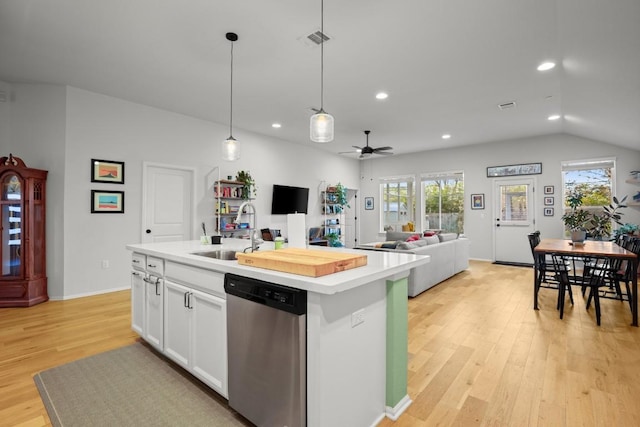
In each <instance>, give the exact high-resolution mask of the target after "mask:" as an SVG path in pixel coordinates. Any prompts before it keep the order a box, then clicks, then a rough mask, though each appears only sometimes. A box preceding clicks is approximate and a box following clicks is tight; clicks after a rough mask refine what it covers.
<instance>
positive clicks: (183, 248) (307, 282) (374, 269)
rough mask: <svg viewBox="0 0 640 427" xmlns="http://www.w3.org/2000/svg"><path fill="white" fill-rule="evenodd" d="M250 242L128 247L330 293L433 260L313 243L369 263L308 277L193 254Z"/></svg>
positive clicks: (267, 245)
mask: <svg viewBox="0 0 640 427" xmlns="http://www.w3.org/2000/svg"><path fill="white" fill-rule="evenodd" d="M248 246H249V241H248V240H246V239H230V238H226V239H223V240H222V244H220V245H203V244H201V243H200V241H198V240H189V241H180V242H162V243H140V244H130V245H127V249H129V250H130V251H133V252H139V253H143V254H146V255H151V256H156V257H159V258H164V259H166V260H169V261H175V262H178V263H181V264H186V265H191V266H194V267H199V268H204V269H207V270H213V271H218V272H222V273H233V274H238V275H241V276H246V277H252V278H255V279H260V280H265V281H268V282H273V283H278V284H281V285H285V286H290V287H293V288H297V289H304V290H306V291H310V292H316V293H321V294H327V295H330V294H335V293H338V292H342V291H346V290H348V289H353V288H356V287H358V286H362V285H365V284H367V283H371V282H372V281H374V280H378V279H385V278H390V277H394V276H396V275H402V273H405V272H408V270H410V269H411V268H414V267H417V266H419V265H422V264H426V263H428V262H429V261H430V257H429V256H426V255H415V254H408V253H395V252H373V251H362V250H355V249H346V248H328V247H322V246H309V247H308V249H310V250H317V251H339V252H347V253H356V254H358V255H366V256H367V265H365V266H362V267H357V268H353V269H351V270H346V271H342V272H339V273H333V274H328V275H326V276H321V277H307V276H300V275H297V274H291V273H283V272H279V271H274V270H267V269H264V268H258V267H250V266H245V265H239V264H238V262H237V261H226V260H219V259H213V258H207V257H203V256H199V255H194V254H193V253H196V252H208V251H214V250H219V249H222V250H235V251H241V250H243V249H244V248H246V247H248ZM273 248H274V246H273V242H264V243H262V244H261V245H260V250H261V251H267V250H273Z"/></svg>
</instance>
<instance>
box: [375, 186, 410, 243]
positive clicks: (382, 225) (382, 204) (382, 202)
mask: <svg viewBox="0 0 640 427" xmlns="http://www.w3.org/2000/svg"><path fill="white" fill-rule="evenodd" d="M402 182H406V183H407V184H409V183H410V184H411V191H409V190H407V205H408V206H407V216H408V218H407V221H410V222H413V223H414V224H415V223H416V222H415V216H416V213H415V205H416V179H415V176H414V175H395V176H387V177H380V178H379V179H378V195H379V197H380V210H379V213H380V216H379V218H378V224H379V225H378V232H379V233H385V229H384V228H385V223H384V218H385V214H386V211H385V204H386V203H385V198H384V191H383V186H385V185H388V184H391V183H402ZM387 206H388V205H387ZM399 207H400V205H399V204H398V208H399ZM394 230H395V227H394ZM395 231H402V229H400V230H395Z"/></svg>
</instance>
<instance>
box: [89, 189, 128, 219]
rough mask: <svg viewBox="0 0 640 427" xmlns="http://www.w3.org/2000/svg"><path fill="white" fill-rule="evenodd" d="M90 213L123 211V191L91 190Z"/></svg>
mask: <svg viewBox="0 0 640 427" xmlns="http://www.w3.org/2000/svg"><path fill="white" fill-rule="evenodd" d="M91 213H124V191H102V190H91Z"/></svg>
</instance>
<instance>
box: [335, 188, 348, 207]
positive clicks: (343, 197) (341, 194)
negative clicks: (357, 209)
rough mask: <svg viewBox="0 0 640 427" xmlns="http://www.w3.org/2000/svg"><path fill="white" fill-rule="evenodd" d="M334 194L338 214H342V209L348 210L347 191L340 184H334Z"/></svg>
mask: <svg viewBox="0 0 640 427" xmlns="http://www.w3.org/2000/svg"><path fill="white" fill-rule="evenodd" d="M334 193H335V195H336V203H337V204H338V205H339V206H338V212H342V211H343V209H344V207H345V206H346V207H348V208H350V207H351V206H349V203H348V202H347V189H346V187H345V186H344V185H342V184H341V183H338V184H336V186H335V187H334Z"/></svg>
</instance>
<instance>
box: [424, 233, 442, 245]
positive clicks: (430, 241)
mask: <svg viewBox="0 0 640 427" xmlns="http://www.w3.org/2000/svg"><path fill="white" fill-rule="evenodd" d="M422 240H424V241H425V242H426V243H427V245H435V244H437V243H440V239H439V238H438V236H436V235H433V236H428V237H424V238H422Z"/></svg>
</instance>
